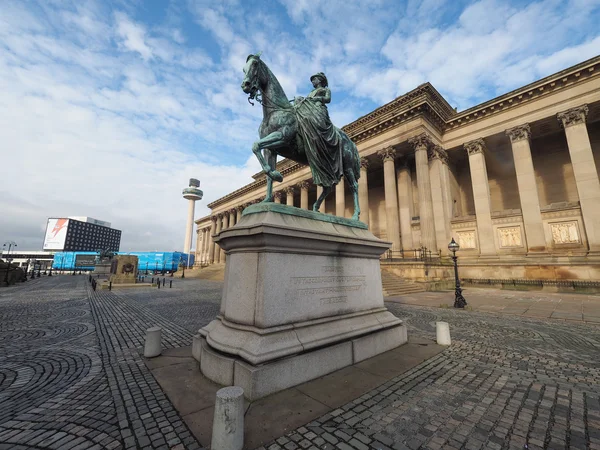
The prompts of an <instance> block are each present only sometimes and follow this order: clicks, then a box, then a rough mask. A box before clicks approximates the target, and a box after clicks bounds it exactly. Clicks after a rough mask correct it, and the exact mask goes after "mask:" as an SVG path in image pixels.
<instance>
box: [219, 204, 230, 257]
mask: <svg viewBox="0 0 600 450" xmlns="http://www.w3.org/2000/svg"><path fill="white" fill-rule="evenodd" d="M227 228H229V211H225V212H224V213H223V223H222V225H221V231H224V230H226V229H227ZM219 253H220V257H219V262H221V263H224V262H225V250H223V249H221V251H220V252H219Z"/></svg>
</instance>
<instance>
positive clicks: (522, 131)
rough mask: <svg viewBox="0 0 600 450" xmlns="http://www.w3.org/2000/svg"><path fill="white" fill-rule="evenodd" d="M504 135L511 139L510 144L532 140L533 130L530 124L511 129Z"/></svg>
mask: <svg viewBox="0 0 600 450" xmlns="http://www.w3.org/2000/svg"><path fill="white" fill-rule="evenodd" d="M504 133H506V135H507V136H508V137H509V138H510V142H517V141H522V140H524V139H530V138H531V128H530V127H529V124H528V123H525V124H523V125H519V126H516V127H513V128H509V129H508V130H506V131H505V132H504Z"/></svg>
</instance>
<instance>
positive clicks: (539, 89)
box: [444, 56, 600, 131]
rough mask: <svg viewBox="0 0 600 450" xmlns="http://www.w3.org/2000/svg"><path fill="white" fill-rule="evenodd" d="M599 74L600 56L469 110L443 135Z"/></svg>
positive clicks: (457, 118) (449, 125)
mask: <svg viewBox="0 0 600 450" xmlns="http://www.w3.org/2000/svg"><path fill="white" fill-rule="evenodd" d="M599 74H600V56H596V57H595V58H592V59H588V60H587V61H584V62H582V63H580V64H577V65H576V66H573V67H569V68H568V69H565V70H562V71H560V72H558V73H555V74H553V75H550V76H547V77H546V78H542V79H541V80H538V81H534V82H533V83H530V84H528V85H526V86H523V87H520V88H518V89H515V90H514V91H511V92H508V93H507V94H504V95H501V96H499V97H496V98H493V99H492V100H489V101H487V102H485V103H481V104H480V105H477V106H473V107H472V108H469V109H466V110H465V111H462V112H460V113H458V114H456V115H455V116H454V117H452V118H451V119H450V120H448V121H447V123H446V126H445V128H444V131H448V130H453V129H455V128H459V127H461V126H464V125H467V124H470V123H473V122H476V121H478V120H482V119H485V118H487V117H490V116H492V115H494V114H498V113H501V112H503V111H506V110H508V109H511V108H515V107H517V106H520V105H522V104H523V103H526V102H529V101H531V100H533V99H537V98H539V97H541V96H544V95H548V94H550V93H552V92H556V91H559V90H561V89H564V88H565V87H567V86H572V85H573V84H575V83H581V82H582V81H585V80H588V79H589V78H591V77H595V76H598V75H599Z"/></svg>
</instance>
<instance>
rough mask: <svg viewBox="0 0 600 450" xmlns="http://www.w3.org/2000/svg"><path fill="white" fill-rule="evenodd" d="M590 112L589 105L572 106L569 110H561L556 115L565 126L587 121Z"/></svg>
mask: <svg viewBox="0 0 600 450" xmlns="http://www.w3.org/2000/svg"><path fill="white" fill-rule="evenodd" d="M588 112H589V108H588V105H582V106H578V107H577V108H571V109H568V110H567V111H563V112H560V113H558V114H557V115H556V118H557V119H558V121H559V122H560V124H561V125H562V126H563V127H565V128H566V127H570V126H572V125H579V124H581V123H585V121H586V120H587V115H588Z"/></svg>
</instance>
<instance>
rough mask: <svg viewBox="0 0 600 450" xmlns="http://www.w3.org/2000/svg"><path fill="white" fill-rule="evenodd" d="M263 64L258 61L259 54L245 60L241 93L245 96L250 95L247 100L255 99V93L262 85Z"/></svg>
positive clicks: (263, 75)
mask: <svg viewBox="0 0 600 450" xmlns="http://www.w3.org/2000/svg"><path fill="white" fill-rule="evenodd" d="M262 66H263V63H262V61H261V60H260V54H257V55H249V56H248V58H247V59H246V65H245V66H244V80H243V81H242V91H244V93H246V94H250V97H249V100H252V99H254V97H256V93H257V92H258V91H259V89H260V88H261V86H262V84H263V83H264V79H263V78H264V77H265V74H264V70H262Z"/></svg>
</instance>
